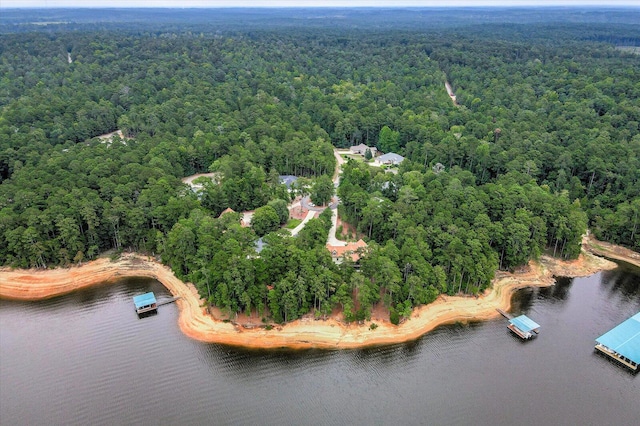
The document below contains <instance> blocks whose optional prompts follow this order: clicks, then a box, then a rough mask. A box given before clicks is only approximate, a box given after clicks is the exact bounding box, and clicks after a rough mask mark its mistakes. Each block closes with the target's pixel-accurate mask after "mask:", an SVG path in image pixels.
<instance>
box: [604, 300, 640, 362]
mask: <svg viewBox="0 0 640 426" xmlns="http://www.w3.org/2000/svg"><path fill="white" fill-rule="evenodd" d="M596 343H597V344H596V349H597V350H598V351H600V352H601V353H603V354H605V355H607V356H609V357H611V358H613V359H615V360H616V361H618V362H620V363H622V364H624V365H626V366H627V367H629V368H631V369H632V370H633V371H638V366H639V365H640V312H638V313H637V314H635V315H634V316H632V317H631V318H629V319H628V320H626V321H624V322H623V323H622V324H619V325H618V326H617V327H615V328H613V329H611V330H609V331H608V332H606V333H605V334H603V335H602V336H600V337H598V338H597V339H596Z"/></svg>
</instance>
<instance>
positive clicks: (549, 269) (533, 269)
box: [0, 252, 633, 349]
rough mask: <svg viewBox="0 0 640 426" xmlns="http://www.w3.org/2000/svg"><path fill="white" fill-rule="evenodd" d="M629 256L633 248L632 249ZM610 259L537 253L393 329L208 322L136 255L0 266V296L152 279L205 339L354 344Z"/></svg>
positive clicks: (471, 317)
mask: <svg viewBox="0 0 640 426" xmlns="http://www.w3.org/2000/svg"><path fill="white" fill-rule="evenodd" d="M632 253H633V252H632ZM615 267H616V264H615V263H613V262H610V261H608V260H605V259H602V258H599V257H596V256H593V255H592V254H590V253H587V252H583V254H582V255H581V256H580V258H579V259H578V260H574V261H570V262H562V261H558V260H556V259H551V258H548V257H543V258H542V259H541V261H540V262H531V263H530V264H529V266H528V268H525V270H524V271H521V272H518V273H514V274H511V273H506V272H498V273H497V276H496V278H495V279H494V282H493V288H492V289H490V290H487V291H486V292H485V293H484V294H483V295H481V296H479V297H478V298H475V297H458V296H455V297H450V296H440V297H439V298H438V300H436V301H435V302H434V303H432V304H430V305H428V306H422V307H420V308H417V309H416V310H414V312H413V314H412V316H411V319H410V320H407V321H405V322H404V323H402V324H401V325H399V326H394V325H392V324H390V323H388V322H386V321H383V322H380V321H377V322H376V324H377V328H375V329H374V330H371V329H370V327H369V326H370V324H371V323H370V322H367V323H365V324H362V325H358V324H351V325H347V324H344V323H342V322H341V321H338V320H337V319H335V318H333V319H328V320H326V321H316V320H313V319H301V320H297V321H294V322H292V323H289V324H287V325H284V326H276V327H274V329H272V330H266V329H264V328H252V329H248V328H244V327H242V326H236V325H233V324H231V323H225V322H222V321H219V320H216V319H214V318H213V317H212V316H210V315H208V314H207V313H206V309H205V308H203V307H202V301H201V300H200V297H199V296H198V294H197V291H196V289H195V288H194V286H193V285H191V284H188V283H183V282H182V281H180V280H179V279H178V278H176V277H175V275H174V274H173V273H172V272H171V270H170V269H169V268H167V267H166V266H163V265H161V264H159V263H157V262H155V261H153V260H151V259H148V258H146V257H144V256H140V255H136V254H127V255H124V256H122V257H121V258H120V259H119V260H117V261H111V260H109V259H99V260H96V261H93V262H89V263H86V264H84V265H83V266H79V267H71V268H64V269H62V268H60V269H54V270H10V269H6V268H5V269H1V270H0V298H6V299H19V300H39V299H45V298H49V297H53V296H57V295H60V294H65V293H69V292H72V291H74V290H77V289H80V288H83V287H87V286H92V285H106V284H108V283H110V282H113V281H115V280H118V279H120V278H123V277H150V278H155V279H157V280H158V281H160V282H162V283H163V284H164V285H165V286H166V287H167V288H168V289H169V291H170V292H171V293H172V294H173V295H174V296H180V297H181V299H180V300H178V301H177V305H178V308H179V310H180V316H179V325H180V329H181V330H182V331H183V332H184V333H185V334H186V335H187V336H189V337H191V338H193V339H197V340H200V341H203V342H210V343H222V344H228V345H234V346H243V347H248V348H280V347H288V348H327V349H339V348H358V347H364V346H373V345H381V344H390V343H401V342H406V341H410V340H414V339H416V338H418V337H420V336H421V335H423V334H425V333H427V332H429V331H431V330H433V329H434V328H436V327H437V326H439V325H443V324H450V323H455V322H458V321H459V322H469V321H482V320H487V319H491V318H495V317H497V316H498V315H499V314H498V313H497V311H496V308H500V309H504V310H509V308H510V305H511V296H512V295H513V293H514V292H515V291H517V290H518V289H521V288H524V287H545V286H549V285H553V283H554V279H553V276H554V275H555V276H558V275H562V276H570V277H577V276H586V275H591V274H593V273H595V272H598V271H601V270H605V269H613V268H615Z"/></svg>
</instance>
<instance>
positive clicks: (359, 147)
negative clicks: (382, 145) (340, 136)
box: [349, 143, 378, 157]
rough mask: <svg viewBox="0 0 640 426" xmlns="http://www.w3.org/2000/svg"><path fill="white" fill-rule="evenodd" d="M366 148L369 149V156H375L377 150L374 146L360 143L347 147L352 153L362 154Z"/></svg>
mask: <svg viewBox="0 0 640 426" xmlns="http://www.w3.org/2000/svg"><path fill="white" fill-rule="evenodd" d="M367 150H369V151H371V156H372V157H375V156H376V153H377V152H378V150H377V149H376V147H375V146H367V145H365V144H363V143H361V144H360V145H356V146H352V147H351V148H349V151H350V152H351V153H352V154H358V155H364V154H365V153H366V152H367Z"/></svg>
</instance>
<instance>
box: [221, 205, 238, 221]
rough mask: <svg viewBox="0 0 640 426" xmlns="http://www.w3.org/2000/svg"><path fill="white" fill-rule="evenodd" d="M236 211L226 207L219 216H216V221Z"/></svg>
mask: <svg viewBox="0 0 640 426" xmlns="http://www.w3.org/2000/svg"><path fill="white" fill-rule="evenodd" d="M235 212H236V211H235V210H233V209H232V208H231V207H227V208H226V209H224V210H222V213H220V216H218V219H219V218H221V217H222V216H224V215H225V214H227V213H235Z"/></svg>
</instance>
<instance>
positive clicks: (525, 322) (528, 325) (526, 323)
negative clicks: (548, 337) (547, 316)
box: [509, 315, 540, 333]
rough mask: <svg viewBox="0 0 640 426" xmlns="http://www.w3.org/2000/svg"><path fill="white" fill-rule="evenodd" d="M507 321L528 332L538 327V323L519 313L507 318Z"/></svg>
mask: <svg viewBox="0 0 640 426" xmlns="http://www.w3.org/2000/svg"><path fill="white" fill-rule="evenodd" d="M509 323H511V324H513V325H515V326H516V327H518V329H519V330H520V331H523V332H525V333H528V332H530V331H534V330H537V329H539V328H540V324H538V323H537V322H535V321H534V320H532V319H531V318H529V317H528V316H526V315H520V316H519V317H515V318H512V319H510V320H509Z"/></svg>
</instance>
